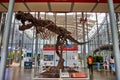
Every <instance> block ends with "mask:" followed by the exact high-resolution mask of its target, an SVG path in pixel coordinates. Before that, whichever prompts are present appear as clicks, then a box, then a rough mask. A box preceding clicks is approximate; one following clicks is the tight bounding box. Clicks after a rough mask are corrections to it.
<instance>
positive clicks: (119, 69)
mask: <svg viewBox="0 0 120 80" xmlns="http://www.w3.org/2000/svg"><path fill="white" fill-rule="evenodd" d="M108 7H109V15H110V23H111V26H112V27H111V29H112V40H113V54H114V56H115V69H116V80H120V52H119V40H118V32H117V25H116V20H115V13H114V7H113V0H108Z"/></svg>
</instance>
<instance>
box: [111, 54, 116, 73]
mask: <svg viewBox="0 0 120 80" xmlns="http://www.w3.org/2000/svg"><path fill="white" fill-rule="evenodd" d="M110 68H111V70H112V71H113V72H115V61H114V57H113V56H111V58H110Z"/></svg>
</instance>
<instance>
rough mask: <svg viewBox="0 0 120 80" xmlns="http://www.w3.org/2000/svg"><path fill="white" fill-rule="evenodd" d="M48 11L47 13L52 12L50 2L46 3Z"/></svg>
mask: <svg viewBox="0 0 120 80" xmlns="http://www.w3.org/2000/svg"><path fill="white" fill-rule="evenodd" d="M48 9H49V11H52V9H51V4H50V2H48Z"/></svg>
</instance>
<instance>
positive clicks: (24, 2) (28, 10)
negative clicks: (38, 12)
mask: <svg viewBox="0 0 120 80" xmlns="http://www.w3.org/2000/svg"><path fill="white" fill-rule="evenodd" d="M23 4H24V5H25V7H26V8H27V10H28V11H31V10H30V8H29V7H28V5H27V4H26V2H25V1H24V0H23Z"/></svg>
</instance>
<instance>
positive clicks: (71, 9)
mask: <svg viewBox="0 0 120 80" xmlns="http://www.w3.org/2000/svg"><path fill="white" fill-rule="evenodd" d="M73 8H74V2H72V4H71V7H70V11H71V12H72V11H73Z"/></svg>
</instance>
